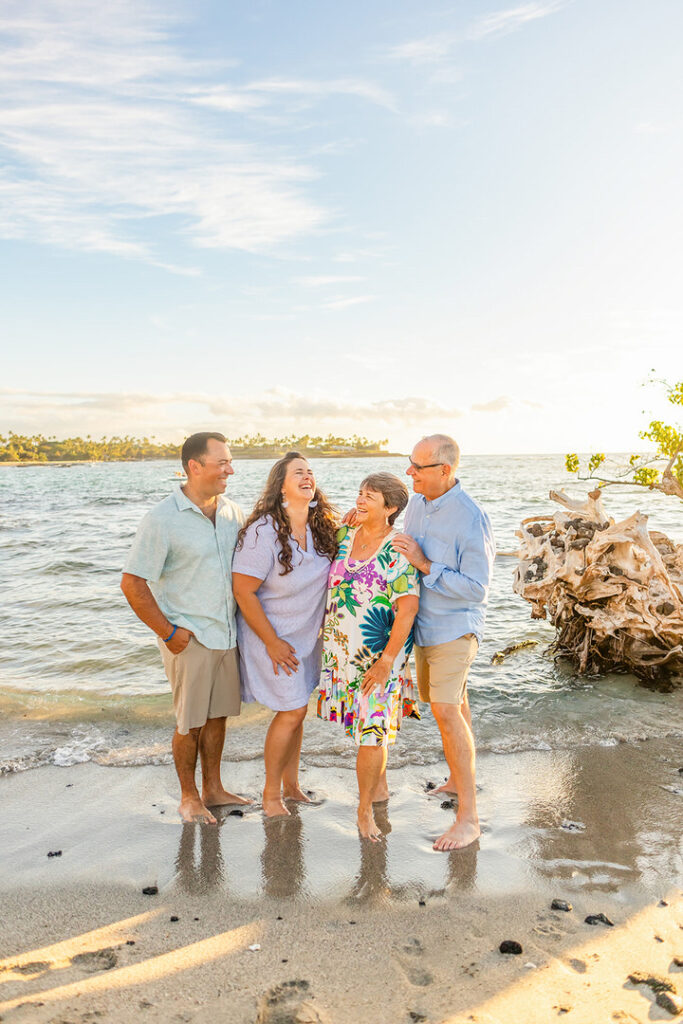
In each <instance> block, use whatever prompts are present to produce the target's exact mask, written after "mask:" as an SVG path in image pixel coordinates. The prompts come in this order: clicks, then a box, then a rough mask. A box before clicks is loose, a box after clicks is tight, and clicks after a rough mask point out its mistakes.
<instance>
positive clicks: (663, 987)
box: [628, 971, 676, 992]
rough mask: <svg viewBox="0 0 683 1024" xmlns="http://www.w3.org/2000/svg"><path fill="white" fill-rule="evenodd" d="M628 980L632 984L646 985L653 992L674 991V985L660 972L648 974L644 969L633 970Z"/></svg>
mask: <svg viewBox="0 0 683 1024" xmlns="http://www.w3.org/2000/svg"><path fill="white" fill-rule="evenodd" d="M628 980H629V981H630V982H631V984H632V985H647V987H648V988H649V989H652V991H653V992H675V991H676V986H675V985H674V983H673V981H669V979H668V978H665V977H664V976H663V975H662V974H648V973H647V972H646V971H633V973H632V974H629V976H628Z"/></svg>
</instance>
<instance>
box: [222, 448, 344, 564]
mask: <svg viewBox="0 0 683 1024" xmlns="http://www.w3.org/2000/svg"><path fill="white" fill-rule="evenodd" d="M294 459H303V460H304V462H306V461H307V460H306V459H305V457H304V456H303V455H301V454H300V453H299V452H287V454H286V455H283V457H282V458H281V459H279V460H278V461H277V462H276V463H275V465H274V466H273V468H272V469H271V471H270V473H269V474H268V479H267V480H266V486H265V487H264V488H263V492H262V494H261V496H260V498H259V499H258V501H257V502H256V504H255V505H254V508H253V511H252V512H251V514H250V515H249V518H248V519H247V521H246V523H245V524H244V526H243V527H242V529H241V530H240V532H239V538H238V541H237V547H238V548H241V547H242V544H243V543H244V535H245V533H246V532H247V529H248V528H249V527H250V526H251V524H252V523H255V522H256V521H257V520H258V519H262V518H263V517H269V518H270V519H272V521H273V526H274V527H275V529H276V531H277V536H278V540H279V542H280V550H279V552H278V556H277V559H278V562H279V563H280V565H281V566H282V571H281V572H280V575H281V576H286V575H287V573H288V572H292V570H293V569H294V566H293V565H292V548H291V546H290V543H289V541H290V539H291V536H292V531H291V526H290V522H289V516H288V515H287V511H286V509H285V508H284V507H283V504H282V485H283V484H284V482H285V476H286V474H287V466H288V465H289V464H290V462H293V461H294ZM313 501H314V502H316V503H317V504H315V505H313V504H312V507H310V508H309V511H308V525H309V526H310V527H311V533H312V534H313V546H314V547H315V550H316V551H317V552H318V554H319V555H324V556H325V557H326V558H329V560H330V561H332V559H333V558H334V557H335V555H336V554H337V530H338V529H339V515H338V513H337V510H336V508H335V507H334V505H331V504H330V502H329V501H328V500H327V498H326V497H325V495H324V494H323V492H322V491H321V490H320V488H319V487H318V485H317V484H316V487H315V493H314V495H313ZM258 530H259V528H258V526H257V527H256V534H257V536H258Z"/></svg>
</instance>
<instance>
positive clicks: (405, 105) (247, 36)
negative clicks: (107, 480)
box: [0, 0, 683, 452]
mask: <svg viewBox="0 0 683 1024" xmlns="http://www.w3.org/2000/svg"><path fill="white" fill-rule="evenodd" d="M682 37H683V7H682V6H681V5H680V4H679V3H677V2H674V0H671V2H660V0H652V2H650V3H648V4H644V3H642V2H641V0H637V2H636V0H618V2H617V0H615V2H604V3H595V2H588V0H583V2H581V0H573V2H572V0H567V2H565V0H530V2H518V3H514V2H512V3H510V4H508V5H506V4H505V3H504V2H503V0H499V2H498V3H495V2H494V3H484V2H477V3H474V2H466V0H462V2H451V3H443V2H439V3H436V2H430V0H423V2H421V3H419V4H416V3H414V2H410V3H408V2H401V0H391V2H384V0H379V2H372V3H363V4H361V3H356V2H355V0H351V2H347V3H345V4H343V5H342V4H337V3H331V2H322V0H319V2H314V0H308V2H299V0H286V2H285V0H279V2H277V3H276V2H261V0H248V2H247V0H244V2H230V0H222V2H218V0H216V2H208V0H205V2H196V0H195V2H193V3H192V4H190V3H189V2H188V3H181V2H169V0H162V2H161V0H160V2H158V3H157V2H151V0H112V2H109V3H107V4H101V3H95V2H91V0H61V2H60V0H51V2H41V0H35V2H34V0H21V2H15V0H4V3H3V5H2V11H1V12H0V43H1V50H0V53H1V57H0V83H1V86H2V92H3V95H4V100H3V104H2V107H1V108H0V146H1V147H2V157H3V160H2V165H1V167H0V258H1V259H2V265H3V267H4V268H5V269H4V270H3V275H2V284H3V288H2V292H3V300H2V301H3V328H2V331H3V335H4V340H3V346H2V347H3V354H2V364H1V365H2V368H3V372H2V377H1V378H0V431H3V430H7V429H10V428H11V429H15V430H18V431H42V432H46V433H52V432H54V433H57V434H58V435H66V434H72V433H80V434H85V433H92V434H94V435H97V436H99V435H100V434H102V433H114V432H118V433H120V432H127V433H137V434H142V433H146V434H155V435H156V436H157V437H160V438H163V439H173V440H175V439H181V438H182V437H183V436H184V435H185V434H186V433H188V432H190V431H192V430H194V429H200V428H202V427H204V426H207V427H212V428H219V429H224V430H225V431H226V433H227V434H228V435H230V436H236V435H239V434H242V433H244V432H246V431H255V430H261V432H263V433H265V434H272V433H278V434H280V433H289V432H308V433H320V432H322V433H328V432H333V433H340V432H341V433H349V432H352V431H357V432H359V433H364V434H367V435H368V436H371V437H389V438H390V440H391V442H392V445H393V446H394V447H396V448H401V449H405V448H406V447H408V446H410V444H411V442H412V441H413V439H415V438H416V437H419V436H420V435H421V434H423V433H425V432H429V431H433V430H445V431H447V432H450V433H453V434H454V435H455V436H456V437H457V438H458V439H459V440H460V442H461V445H462V447H463V449H465V450H468V451H472V452H504V451H521V452H523V451H530V452H533V451H563V450H566V449H579V450H583V449H589V448H598V449H604V450H625V449H629V448H633V447H637V446H638V442H637V432H638V429H639V428H640V427H642V426H643V425H644V424H645V422H646V421H647V419H648V418H649V417H650V415H659V414H662V413H663V412H664V411H665V408H666V407H665V405H663V403H662V400H661V399H660V397H659V396H658V393H657V390H656V389H655V390H647V391H644V390H643V388H642V384H643V382H644V381H645V380H646V379H647V377H648V375H649V373H650V371H651V370H652V369H654V370H655V371H656V373H657V374H658V375H659V376H660V377H669V378H670V379H675V378H676V379H677V378H679V377H680V373H681V369H682V368H683V359H681V355H680V352H681V334H682V330H681V329H682V328H683V300H682V299H681V289H680V280H681V249H682V248H683V223H682V220H683V216H682V212H681V210H682V207H681V202H680V182H681V176H682V167H683V161H682V160H681V157H682V155H683V153H682V150H683V145H682V138H683V81H682V79H683V71H682V64H681V61H680V39H681V38H682Z"/></svg>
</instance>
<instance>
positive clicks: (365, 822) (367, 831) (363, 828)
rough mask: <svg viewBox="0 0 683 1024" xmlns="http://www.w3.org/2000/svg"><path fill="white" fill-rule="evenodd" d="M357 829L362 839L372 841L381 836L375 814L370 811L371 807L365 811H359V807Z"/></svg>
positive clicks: (374, 841)
mask: <svg viewBox="0 0 683 1024" xmlns="http://www.w3.org/2000/svg"><path fill="white" fill-rule="evenodd" d="M358 830H359V832H360V834H361V836H362V837H363V839H370V840H371V841H372V842H373V843H376V842H377V841H378V840H379V839H381V838H382V833H381V832H380V830H379V829H378V827H377V823H376V821H375V816H374V814H373V813H372V807H371V808H370V809H369V810H367V811H361V810H360V808H359V810H358Z"/></svg>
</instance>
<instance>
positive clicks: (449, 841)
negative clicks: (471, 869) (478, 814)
mask: <svg viewBox="0 0 683 1024" xmlns="http://www.w3.org/2000/svg"><path fill="white" fill-rule="evenodd" d="M480 835H481V829H480V828H479V822H478V821H458V819H457V818H456V819H455V824H454V825H451V827H450V828H449V829H447V830H446V831H445V832H444V834H443V835H442V836H439V838H438V839H437V840H436V842H435V843H434V845H433V847H432V849H433V850H464V848H465V847H466V846H469V845H470V843H473V842H474V841H475V839H478V838H479V836H480Z"/></svg>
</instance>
